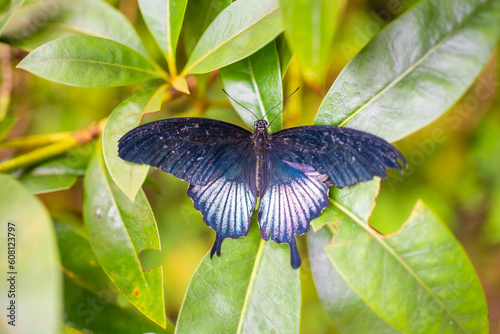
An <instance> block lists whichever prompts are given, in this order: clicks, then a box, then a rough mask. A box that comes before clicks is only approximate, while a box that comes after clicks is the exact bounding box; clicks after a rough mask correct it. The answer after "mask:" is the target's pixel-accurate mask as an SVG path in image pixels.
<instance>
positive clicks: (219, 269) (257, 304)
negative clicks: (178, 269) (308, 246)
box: [176, 222, 301, 333]
mask: <svg viewBox="0 0 500 334" xmlns="http://www.w3.org/2000/svg"><path fill="white" fill-rule="evenodd" d="M289 254H290V251H289V249H288V246H286V245H278V244H277V243H275V242H265V241H263V240H262V239H261V237H260V234H259V231H258V226H257V224H255V222H254V224H253V226H252V227H251V228H250V232H249V234H248V236H247V237H245V238H243V239H236V240H232V239H226V240H225V241H224V243H223V244H222V255H221V257H214V258H213V259H212V260H210V255H209V254H207V255H206V256H205V258H204V259H203V261H202V262H201V263H200V265H199V267H198V269H197V270H196V272H195V274H194V275H193V277H192V279H191V282H190V284H189V288H188V291H187V294H186V297H185V299H184V302H183V305H182V308H181V311H180V314H179V319H178V322H177V327H176V333H215V332H217V333H261V332H269V331H270V330H271V329H272V331H273V332H275V333H298V332H299V324H300V300H301V295H300V278H299V271H298V270H293V269H292V268H291V267H290V255H289Z"/></svg>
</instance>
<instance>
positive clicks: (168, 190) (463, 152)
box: [0, 0, 500, 333]
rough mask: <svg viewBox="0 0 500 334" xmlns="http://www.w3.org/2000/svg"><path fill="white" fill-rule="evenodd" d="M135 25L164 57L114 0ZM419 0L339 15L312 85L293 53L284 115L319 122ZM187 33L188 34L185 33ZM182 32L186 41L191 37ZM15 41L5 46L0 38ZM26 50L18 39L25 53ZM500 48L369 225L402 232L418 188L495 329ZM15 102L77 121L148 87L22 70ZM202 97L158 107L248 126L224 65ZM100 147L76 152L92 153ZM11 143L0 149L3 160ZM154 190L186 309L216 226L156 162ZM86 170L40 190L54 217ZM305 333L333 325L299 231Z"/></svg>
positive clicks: (391, 183)
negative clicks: (321, 80)
mask: <svg viewBox="0 0 500 334" xmlns="http://www.w3.org/2000/svg"><path fill="white" fill-rule="evenodd" d="M109 2H110V3H111V4H112V5H114V6H116V7H117V8H119V9H120V10H121V11H122V12H123V13H124V14H125V15H126V16H127V17H128V18H129V19H130V20H131V21H132V22H133V23H134V25H135V26H136V27H137V30H138V31H139V34H140V35H141V37H142V38H143V40H144V42H145V45H146V46H147V47H148V48H149V50H148V51H150V52H151V54H152V55H153V56H154V58H155V60H156V61H157V62H159V63H160V64H162V62H164V60H163V61H162V59H163V58H162V57H161V54H160V52H159V50H158V49H156V47H155V44H154V43H153V42H152V37H151V36H150V34H149V32H148V31H147V29H146V27H145V24H144V22H143V21H142V18H141V16H140V15H139V13H138V8H137V3H136V1H135V0H123V1H109ZM415 2H416V1H410V0H408V1H403V2H402V5H401V6H400V7H399V8H397V10H394V8H393V7H391V3H393V1H391V0H352V1H349V2H348V4H347V8H346V11H345V14H344V16H343V17H342V24H341V26H340V29H339V32H338V35H337V38H336V42H335V47H334V52H333V55H332V60H333V63H332V67H331V69H330V71H329V74H328V79H327V82H326V84H325V87H324V88H320V89H315V90H312V89H310V88H308V87H307V86H306V85H305V83H304V82H303V79H302V78H301V76H300V73H299V70H298V68H297V64H296V63H295V60H293V59H292V62H291V64H290V67H289V69H288V72H287V74H286V76H285V79H284V85H285V95H286V94H287V93H290V92H292V91H293V90H295V88H297V87H298V86H300V87H301V90H299V92H298V93H297V94H296V95H295V96H294V97H292V98H291V99H290V100H288V101H287V103H286V105H285V111H284V114H283V115H284V124H285V127H292V126H298V125H305V124H311V123H312V122H313V120H314V117H315V111H316V110H317V108H318V106H319V104H320V102H321V100H322V98H323V96H324V95H325V93H326V91H327V89H328V87H329V86H330V85H331V83H332V82H333V81H334V79H335V77H336V76H337V75H338V74H339V73H340V71H341V70H342V68H343V67H344V66H345V65H346V64H347V62H348V61H349V60H350V59H351V58H352V57H353V56H354V55H355V54H356V53H357V52H358V51H359V50H360V49H361V48H362V47H363V46H364V45H365V44H366V43H367V42H368V41H369V40H370V38H371V37H372V36H373V35H374V34H376V33H377V32H378V31H379V30H380V29H381V28H382V27H383V26H384V25H386V24H387V23H389V22H390V21H391V20H393V19H394V18H396V17H397V16H398V15H399V14H401V13H402V12H403V10H404V9H407V8H409V7H410V6H412V5H413V4H414V3H415ZM181 41H182V37H181ZM181 43H182V42H181ZM2 47H3V48H5V47H6V46H2ZM24 55H25V53H24V52H23V51H20V50H15V49H13V56H14V58H15V61H14V63H15V62H18V61H19V60H20V59H22V57H24ZM498 63H499V62H498V57H497V55H496V54H495V55H494V56H493V57H492V59H491V60H490V62H489V64H488V66H487V67H486V68H485V70H484V71H483V74H482V75H481V77H480V78H479V80H478V81H477V82H476V83H475V85H474V86H473V87H471V88H470V90H469V91H468V93H467V94H466V95H465V96H464V97H463V98H462V99H461V101H460V102H459V103H457V104H456V105H455V106H454V107H453V108H452V109H451V110H449V111H448V112H447V113H446V114H444V115H443V116H442V117H440V118H439V119H438V120H437V121H435V122H433V123H432V124H430V125H428V126H427V127H426V128H424V129H422V130H420V131H418V132H417V133H414V134H413V135H411V136H408V137H407V138H405V139H404V140H401V141H400V142H397V143H395V145H396V146H397V147H398V148H399V149H400V150H401V152H402V153H403V154H404V155H405V157H406V158H407V160H408V162H409V169H408V170H407V171H406V172H405V173H404V174H403V175H399V174H397V173H391V174H390V175H389V177H388V179H387V180H385V181H383V182H382V190H381V193H380V196H379V197H378V200H377V204H378V205H377V207H376V208H375V211H374V212H373V215H372V218H371V220H370V223H371V225H372V226H373V227H374V228H376V229H377V230H379V231H381V232H383V233H394V232H396V231H397V230H398V229H399V227H400V226H401V225H402V224H403V222H404V221H405V220H406V219H407V218H408V216H409V214H410V212H411V209H412V207H413V205H414V204H415V202H416V200H417V199H418V198H421V199H423V200H424V202H426V203H427V204H428V205H429V206H430V207H431V208H432V209H433V210H434V212H435V213H436V214H437V215H438V216H440V217H441V218H442V219H443V221H444V222H446V223H447V224H448V225H449V227H450V229H451V230H452V231H453V232H454V233H455V235H456V236H457V238H458V239H459V240H460V242H461V243H462V244H463V246H464V247H465V249H466V251H467V253H468V255H469V256H470V258H471V260H472V262H473V264H474V266H475V268H476V270H477V272H478V275H479V277H480V279H481V282H482V284H483V288H484V291H485V293H486V298H487V300H488V306H489V311H490V326H491V332H492V333H497V332H499V331H500V247H499V245H500V112H499V111H500V98H499V94H498V86H499V79H498V77H499V70H498ZM13 75H14V78H13V85H14V86H13V92H12V98H11V114H12V115H15V116H16V117H17V121H16V123H15V126H14V128H13V131H12V132H11V134H10V135H9V136H10V137H17V136H23V135H28V134H45V133H53V132H61V131H72V130H75V129H79V128H83V127H87V126H89V124H91V123H92V122H97V121H99V120H101V119H102V118H104V117H106V116H108V115H109V114H110V112H111V111H112V110H113V109H114V108H115V107H116V106H117V105H118V104H119V103H120V102H121V101H123V100H124V99H125V98H126V97H128V96H130V95H131V94H132V93H133V92H136V91H137V90H138V89H139V87H134V86H128V87H124V88H104V89H89V88H74V87H68V86H63V85H60V84H56V83H52V82H49V81H47V80H43V79H40V78H37V77H35V76H33V75H31V74H29V73H27V72H24V71H22V70H14V73H13ZM193 99H196V97H195V96H194V97H186V96H185V95H180V94H178V93H176V94H174V96H173V97H172V100H171V101H169V102H168V103H164V105H163V107H162V110H161V111H160V112H159V113H155V114H151V115H148V116H147V117H148V118H149V119H157V118H163V117H167V116H168V117H172V116H176V117H178V116H188V115H200V114H202V115H203V116H206V117H211V118H217V119H221V120H224V121H227V122H232V123H235V124H238V125H241V126H244V124H243V122H242V121H241V120H240V119H239V118H238V116H237V115H236V113H235V112H234V111H233V110H232V109H231V107H230V105H229V103H228V102H227V99H226V98H225V96H224V95H223V94H222V91H221V84H220V81H219V79H218V78H217V77H215V79H214V80H213V81H212V82H211V84H210V86H209V88H208V91H207V97H206V100H207V101H209V103H208V107H207V108H206V109H205V110H201V109H197V108H194V107H193V105H196V101H193ZM90 151H91V148H90V147H81V148H78V149H76V152H72V153H71V154H72V157H73V158H74V159H83V161H85V160H84V157H85V156H86V155H87V154H88V153H90ZM12 153H13V152H11V151H8V150H7V151H5V150H4V151H1V152H0V160H3V159H5V158H7V157H9V156H10V155H11V154H12ZM147 184H148V186H147V187H146V193H147V195H148V198H149V199H150V202H151V205H152V207H153V211H154V213H155V215H156V219H157V222H158V225H159V230H160V237H161V243H162V252H161V253H158V252H152V251H151V252H149V251H146V252H144V253H143V254H141V256H142V261H143V265H144V268H145V269H148V268H150V267H152V266H156V265H159V264H162V265H163V268H164V278H165V295H166V296H165V300H166V308H167V315H168V316H169V317H170V319H176V317H177V314H178V312H179V309H180V306H181V303H182V300H183V298H184V294H185V292H186V290H187V287H188V284H189V280H190V278H191V276H192V274H193V272H194V271H195V269H196V267H197V265H198V264H199V262H200V261H201V259H202V258H203V257H204V255H205V254H206V252H207V251H208V250H209V249H210V247H211V245H212V242H213V239H214V233H213V231H212V230H211V229H209V228H208V227H207V226H206V225H205V224H204V223H203V220H202V218H201V215H200V214H199V213H198V212H197V211H196V210H195V209H194V208H193V205H192V202H191V200H190V199H189V198H188V197H187V196H186V190H187V183H185V182H183V181H180V180H178V179H176V178H175V177H173V176H170V175H167V174H165V173H162V172H159V171H153V172H151V173H150V180H149V181H148V182H147ZM81 194H82V185H81V180H80V181H79V182H78V183H77V184H76V185H75V186H74V187H73V188H71V189H70V190H65V191H60V192H55V193H50V194H44V195H40V198H41V199H42V201H43V202H44V203H45V204H46V206H47V207H48V208H49V210H50V212H51V213H52V214H53V216H54V217H58V218H59V219H61V220H76V221H79V220H80V219H81ZM299 239H300V242H301V244H300V247H301V253H302V254H304V255H303V256H302V258H303V259H304V265H303V267H302V272H301V278H302V289H303V291H304V293H303V294H302V296H303V297H302V298H303V307H302V313H303V317H302V323H301V326H302V328H301V330H302V332H303V333H329V332H332V331H333V328H332V327H331V326H330V323H329V320H328V317H327V316H326V313H325V311H324V310H323V307H322V306H321V304H320V302H319V300H318V298H317V296H316V294H315V292H314V285H313V280H312V275H311V271H310V268H309V264H308V261H307V256H305V254H306V252H307V248H306V245H305V238H304V237H301V238H299Z"/></svg>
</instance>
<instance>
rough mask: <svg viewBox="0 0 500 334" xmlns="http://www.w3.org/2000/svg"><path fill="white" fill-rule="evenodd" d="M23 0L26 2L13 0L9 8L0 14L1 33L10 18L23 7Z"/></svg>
mask: <svg viewBox="0 0 500 334" xmlns="http://www.w3.org/2000/svg"><path fill="white" fill-rule="evenodd" d="M23 2H24V0H11V1H10V5H9V8H8V9H7V10H6V11H4V12H3V13H1V14H0V35H1V34H2V32H3V30H4V29H5V26H6V25H7V23H9V21H10V19H11V18H12V16H13V15H14V13H15V12H16V11H17V10H18V9H19V7H21V5H22V4H23ZM4 5H5V3H4Z"/></svg>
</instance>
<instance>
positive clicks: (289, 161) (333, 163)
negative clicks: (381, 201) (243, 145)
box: [258, 126, 406, 268]
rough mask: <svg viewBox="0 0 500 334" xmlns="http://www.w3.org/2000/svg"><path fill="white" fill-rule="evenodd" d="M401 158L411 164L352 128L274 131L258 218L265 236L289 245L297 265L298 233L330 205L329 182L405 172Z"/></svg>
mask: <svg viewBox="0 0 500 334" xmlns="http://www.w3.org/2000/svg"><path fill="white" fill-rule="evenodd" d="M398 159H400V160H401V161H402V162H403V163H404V164H406V162H405V160H404V157H403V156H402V155H401V153H400V152H399V151H398V150H396V149H395V148H394V147H393V146H392V145H391V144H389V143H388V142H386V141H385V140H383V139H381V138H378V137H376V136H373V135H370V134H368V133H365V132H361V131H357V130H353V129H347V128H338V127H330V126H305V127H297V128H290V129H285V130H282V131H279V132H276V133H273V134H271V135H270V137H269V148H268V152H267V156H266V164H265V167H264V171H263V183H262V199H261V202H260V207H259V217H258V222H259V227H260V231H261V235H262V238H264V239H265V240H269V239H272V240H274V241H276V242H278V243H287V244H289V245H290V251H291V263H292V267H293V268H298V267H299V266H300V263H301V260H300V255H299V253H298V251H297V246H296V241H295V237H296V236H299V235H301V234H304V233H306V232H307V231H309V229H310V225H311V221H312V220H313V219H314V218H316V217H319V216H320V215H321V212H322V211H323V210H324V209H325V208H326V207H327V206H328V203H329V199H328V188H329V186H330V185H335V186H336V187H338V188H344V187H347V186H352V185H354V184H357V183H359V182H363V181H368V180H371V179H372V178H373V177H374V176H380V177H382V178H384V177H385V176H386V170H387V169H388V168H396V169H398V170H399V171H401V170H402V168H401V166H400V165H399V163H398Z"/></svg>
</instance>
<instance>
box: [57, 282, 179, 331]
mask: <svg viewBox="0 0 500 334" xmlns="http://www.w3.org/2000/svg"><path fill="white" fill-rule="evenodd" d="M108 295H109V292H108V291H107V290H101V291H99V293H93V292H92V291H89V290H86V289H84V288H83V287H82V286H81V285H79V284H77V283H76V282H75V281H73V280H71V279H69V277H67V276H66V277H65V280H64V306H65V308H64V309H65V317H66V319H65V320H66V323H67V324H68V325H70V326H71V327H73V328H76V329H78V330H80V331H82V332H84V333H93V334H110V333H120V334H137V333H173V328H174V327H173V325H172V326H169V328H168V329H167V330H165V329H163V328H161V327H160V326H158V325H156V324H154V323H152V322H151V321H149V320H148V319H147V318H145V317H144V316H141V315H140V314H134V313H133V312H131V311H132V310H125V309H122V308H120V307H118V306H116V305H114V304H113V303H110V302H109V300H107V299H106V297H107V296H108Z"/></svg>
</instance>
